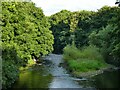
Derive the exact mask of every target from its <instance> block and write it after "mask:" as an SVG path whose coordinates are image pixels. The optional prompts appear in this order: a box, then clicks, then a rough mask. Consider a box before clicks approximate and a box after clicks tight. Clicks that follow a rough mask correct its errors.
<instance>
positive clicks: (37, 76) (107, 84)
mask: <svg viewBox="0 0 120 90" xmlns="http://www.w3.org/2000/svg"><path fill="white" fill-rule="evenodd" d="M62 62H63V60H62V56H61V55H55V54H50V55H49V56H47V57H46V58H45V62H44V65H43V66H39V65H35V66H33V67H32V68H30V69H29V70H26V71H23V72H21V73H20V76H19V79H18V80H17V81H16V82H15V84H14V85H13V87H12V89H15V90H16V88H23V89H25V88H26V89H28V90H29V88H32V89H35V88H37V89H38V88H48V89H50V88H78V89H79V88H81V89H80V90H86V88H87V90H101V89H100V88H120V86H119V83H120V71H119V70H117V71H111V72H105V73H103V74H101V75H98V76H95V77H94V78H91V79H90V80H86V79H84V78H83V79H79V78H74V77H71V75H70V74H68V73H67V71H66V70H65V69H64V68H63V67H60V66H59V64H60V63H62ZM83 88H84V89H83Z"/></svg>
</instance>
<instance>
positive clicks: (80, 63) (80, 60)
mask: <svg viewBox="0 0 120 90" xmlns="http://www.w3.org/2000/svg"><path fill="white" fill-rule="evenodd" d="M63 59H64V62H65V65H66V66H65V68H66V69H67V70H68V71H69V72H70V73H71V74H72V75H73V76H74V77H79V78H82V77H84V78H90V77H93V76H95V75H98V74H101V73H103V72H104V71H107V70H110V69H113V68H115V67H114V66H112V65H109V64H107V63H106V62H105V61H104V59H103V57H102V55H101V54H100V52H99V49H98V48H96V47H95V46H88V47H86V48H84V49H82V50H79V49H77V48H76V47H75V46H73V45H72V46H67V47H65V48H64V54H63Z"/></svg>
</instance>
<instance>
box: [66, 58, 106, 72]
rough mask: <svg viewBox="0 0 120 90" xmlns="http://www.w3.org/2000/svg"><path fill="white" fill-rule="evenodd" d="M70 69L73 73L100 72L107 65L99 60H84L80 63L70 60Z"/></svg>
mask: <svg viewBox="0 0 120 90" xmlns="http://www.w3.org/2000/svg"><path fill="white" fill-rule="evenodd" d="M68 64H69V69H70V70H72V72H88V71H92V70H99V69H101V68H103V67H105V66H106V65H105V64H104V63H101V62H100V61H97V60H88V59H86V60H85V59H83V60H80V61H75V60H70V61H68Z"/></svg>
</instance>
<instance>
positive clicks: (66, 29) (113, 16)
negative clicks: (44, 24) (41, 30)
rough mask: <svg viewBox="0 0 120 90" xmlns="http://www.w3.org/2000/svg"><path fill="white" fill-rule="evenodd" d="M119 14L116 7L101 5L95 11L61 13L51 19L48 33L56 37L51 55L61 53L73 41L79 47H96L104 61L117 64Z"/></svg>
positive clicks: (119, 58)
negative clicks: (50, 31)
mask: <svg viewBox="0 0 120 90" xmlns="http://www.w3.org/2000/svg"><path fill="white" fill-rule="evenodd" d="M119 15H120V8H119V7H109V6H104V7H102V8H101V9H99V10H98V11H97V12H92V11H84V10H83V11H78V12H69V11H66V10H63V11H61V12H58V13H56V14H54V15H52V16H50V17H49V19H50V24H51V28H50V30H52V31H53V35H54V37H55V40H54V41H55V43H54V53H61V52H62V50H63V48H64V47H65V46H66V45H67V44H72V41H73V40H74V42H75V46H76V47H78V48H82V47H84V46H88V45H90V44H93V45H95V46H96V47H99V49H100V52H101V53H102V54H103V56H104V58H105V59H106V61H107V62H109V63H112V64H113V63H115V64H119V63H120V57H119V53H120V52H119V44H120V43H119V42H120V39H119V35H118V34H119V31H120V30H119V28H120V23H119V21H120V20H119V19H120V17H119ZM53 18H54V19H53ZM71 31H72V32H71ZM73 35H74V39H73Z"/></svg>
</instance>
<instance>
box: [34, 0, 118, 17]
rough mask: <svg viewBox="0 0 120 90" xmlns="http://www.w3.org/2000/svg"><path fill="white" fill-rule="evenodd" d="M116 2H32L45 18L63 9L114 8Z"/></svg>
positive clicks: (113, 0)
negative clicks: (41, 10)
mask: <svg viewBox="0 0 120 90" xmlns="http://www.w3.org/2000/svg"><path fill="white" fill-rule="evenodd" d="M115 1H116V0H32V2H34V3H35V4H36V6H37V7H41V8H42V9H43V12H44V14H45V15H46V16H50V15H52V14H55V13H57V12H59V11H61V10H63V9H66V10H70V11H80V10H94V11H96V10H97V9H100V8H101V7H102V6H104V5H108V6H115Z"/></svg>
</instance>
